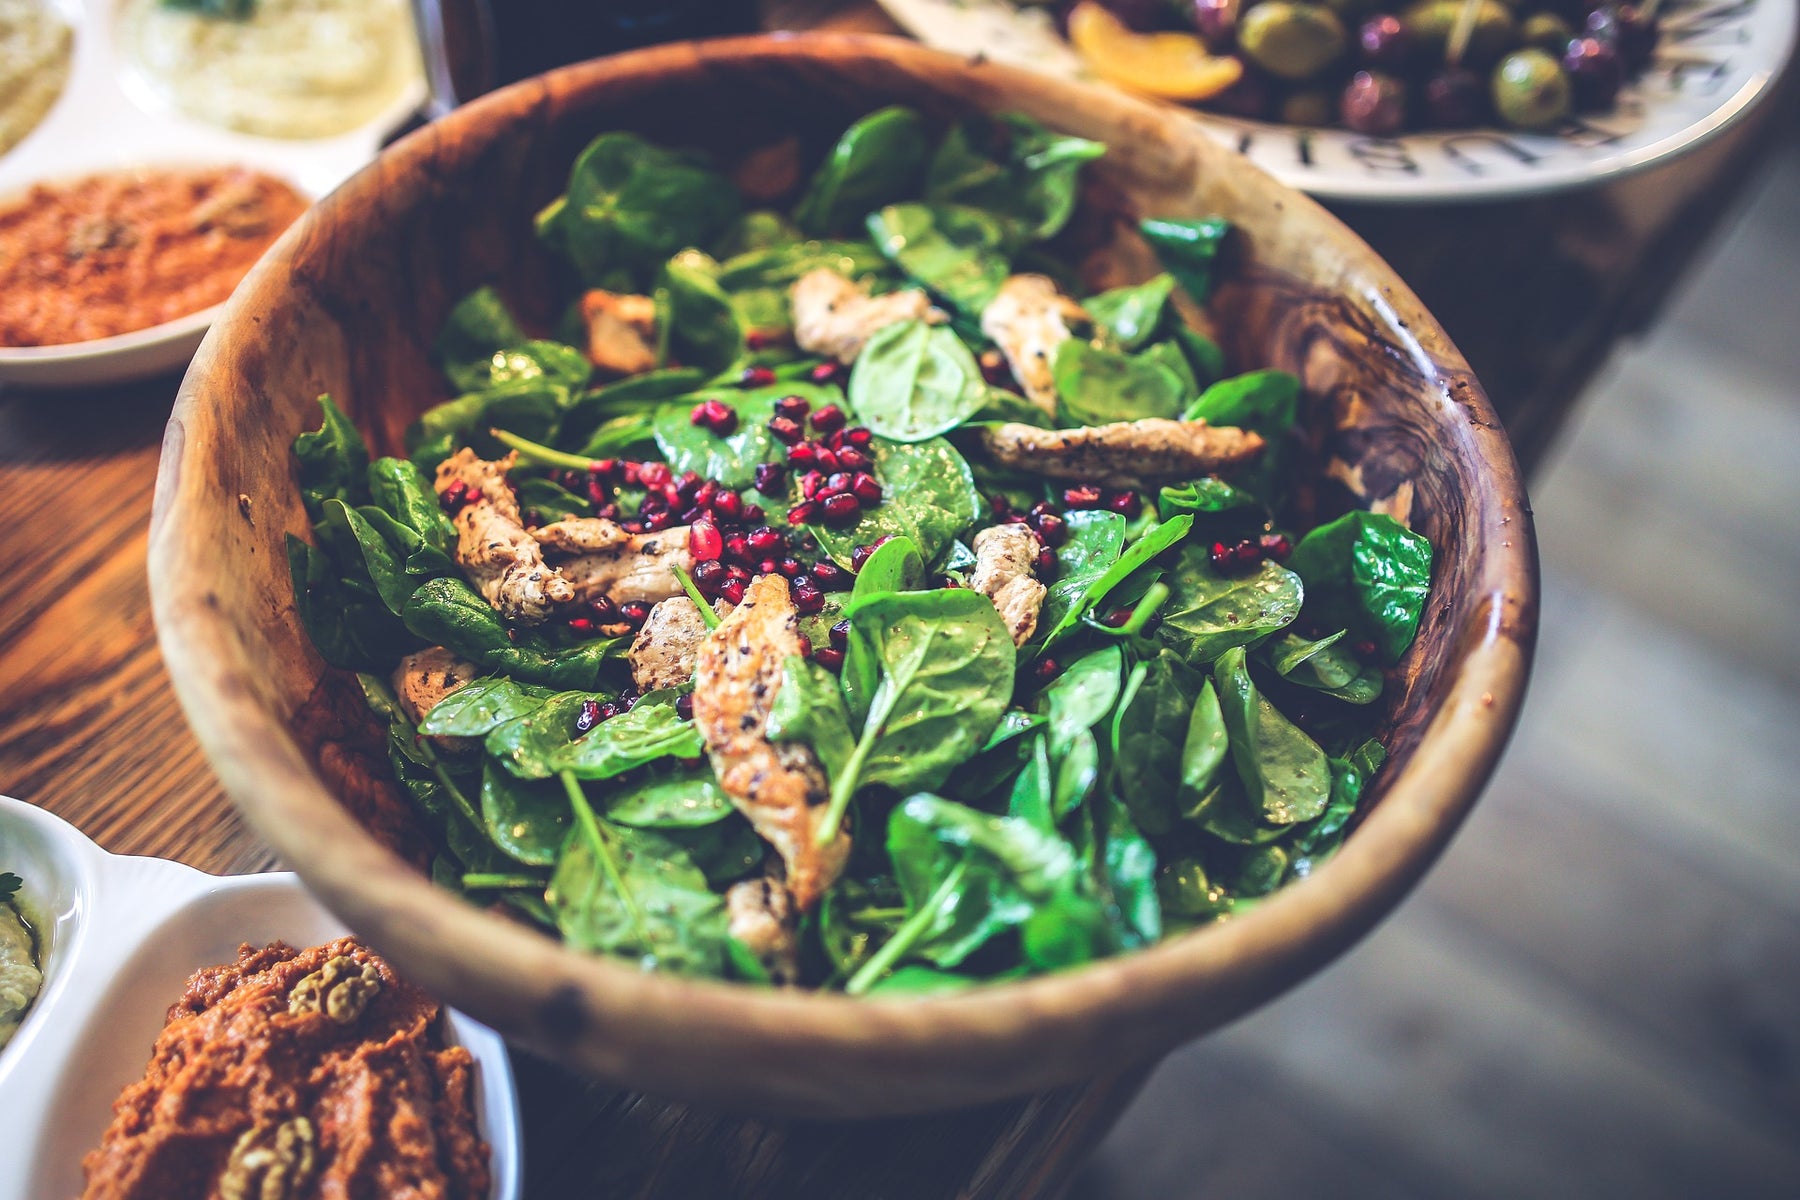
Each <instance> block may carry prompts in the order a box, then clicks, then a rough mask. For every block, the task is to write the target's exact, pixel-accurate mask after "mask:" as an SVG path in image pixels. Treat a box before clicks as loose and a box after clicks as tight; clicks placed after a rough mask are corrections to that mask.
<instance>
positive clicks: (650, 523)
mask: <svg viewBox="0 0 1800 1200" xmlns="http://www.w3.org/2000/svg"><path fill="white" fill-rule="evenodd" d="M674 527H675V514H674V513H672V512H670V511H669V510H668V509H666V508H665V509H660V510H658V511H656V512H653V513H651V514H650V515H649V516H647V517H645V518H644V532H645V533H661V532H662V531H663V530H665V529H673V528H674Z"/></svg>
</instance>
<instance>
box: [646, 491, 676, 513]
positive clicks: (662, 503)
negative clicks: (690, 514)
mask: <svg viewBox="0 0 1800 1200" xmlns="http://www.w3.org/2000/svg"><path fill="white" fill-rule="evenodd" d="M667 507H669V501H668V500H667V499H666V498H665V497H664V496H663V495H662V493H660V492H653V493H651V494H650V495H648V496H645V497H644V502H643V503H642V504H640V505H638V516H640V517H641V516H643V515H644V514H645V513H653V512H661V511H662V510H663V509H665V508H667Z"/></svg>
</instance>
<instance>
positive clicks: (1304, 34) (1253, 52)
mask: <svg viewBox="0 0 1800 1200" xmlns="http://www.w3.org/2000/svg"><path fill="white" fill-rule="evenodd" d="M1346 40H1347V39H1346V37H1345V34H1344V23H1343V22H1342V21H1340V20H1338V17H1337V14H1336V13H1334V12H1332V11H1331V10H1330V9H1329V8H1326V7H1324V6H1323V5H1319V4H1295V3H1290V2H1289V0H1266V2H1265V3H1262V4H1258V5H1257V6H1256V7H1255V8H1253V9H1251V10H1250V11H1248V12H1246V13H1245V14H1244V15H1243V16H1242V17H1240V18H1239V19H1238V49H1239V50H1241V51H1243V53H1244V55H1245V56H1246V57H1248V58H1249V59H1250V60H1251V61H1252V62H1254V63H1256V65H1258V66H1259V67H1262V68H1263V69H1264V70H1265V71H1267V72H1269V73H1270V74H1271V75H1279V76H1281V77H1282V78H1283V79H1306V78H1309V77H1311V76H1313V75H1317V74H1318V73H1319V72H1320V71H1322V70H1324V69H1325V68H1326V67H1328V66H1330V65H1331V63H1332V61H1333V60H1334V59H1336V58H1337V57H1338V56H1339V55H1341V54H1342V53H1343V52H1344V44H1345V42H1346Z"/></svg>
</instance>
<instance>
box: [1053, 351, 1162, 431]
mask: <svg viewBox="0 0 1800 1200" xmlns="http://www.w3.org/2000/svg"><path fill="white" fill-rule="evenodd" d="M1050 370H1051V378H1052V380H1053V381H1054V383H1055V385H1056V404H1057V414H1058V416H1060V417H1061V418H1062V421H1063V423H1064V424H1065V425H1106V424H1109V423H1111V422H1114V421H1138V420H1143V419H1144V418H1146V417H1163V418H1174V417H1178V416H1180V415H1181V406H1182V402H1183V401H1184V400H1185V399H1186V395H1185V393H1184V391H1183V388H1182V382H1181V379H1180V377H1179V376H1177V375H1176V374H1175V372H1173V371H1171V370H1170V369H1169V368H1168V367H1166V366H1164V365H1163V364H1162V363H1159V362H1157V361H1155V360H1154V359H1150V358H1143V357H1133V356H1131V355H1129V354H1121V353H1119V352H1117V351H1114V350H1102V349H1100V348H1099V347H1097V346H1094V345H1091V344H1090V343H1088V342H1084V341H1081V340H1079V339H1077V338H1070V339H1069V340H1068V341H1066V342H1064V343H1062V344H1061V345H1060V346H1058V347H1057V348H1056V357H1055V359H1054V360H1053V361H1052V363H1051V368H1050Z"/></svg>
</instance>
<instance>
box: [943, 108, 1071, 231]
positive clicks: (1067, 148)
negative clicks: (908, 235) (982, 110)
mask: <svg viewBox="0 0 1800 1200" xmlns="http://www.w3.org/2000/svg"><path fill="white" fill-rule="evenodd" d="M1104 153H1106V147H1105V146H1103V145H1101V144H1100V143H1099V142H1090V141H1088V140H1087V139H1085V138H1078V137H1069V136H1066V135H1063V134H1057V133H1051V132H1050V131H1049V130H1047V129H1045V128H1044V127H1043V126H1042V125H1040V124H1039V123H1038V122H1036V121H1034V120H1032V119H1031V118H1030V117H1027V116H1025V115H1024V114H1023V113H999V114H997V115H994V116H987V115H985V114H980V115H971V116H967V117H964V118H962V119H961V120H959V121H958V122H957V123H956V124H955V125H953V126H951V128H950V131H949V133H947V134H946V135H945V136H944V140H943V142H942V143H941V144H940V145H939V146H938V150H937V153H936V155H934V156H933V157H932V160H931V169H930V171H929V172H928V173H927V175H926V178H925V197H926V199H928V200H931V201H933V202H935V203H940V204H946V203H948V204H968V205H973V206H975V207H977V208H982V209H986V210H987V211H989V212H991V213H994V214H995V215H997V216H999V217H1000V218H1001V219H1003V220H1005V221H1006V222H1007V223H1008V224H1009V225H1011V226H1012V227H1014V228H1015V229H1016V231H1017V233H1016V235H1015V236H1016V237H1017V238H1018V240H1020V241H1025V240H1033V241H1043V240H1045V239H1048V238H1052V237H1055V236H1056V235H1057V234H1058V233H1059V232H1061V231H1062V228H1063V226H1065V225H1067V224H1068V222H1069V217H1070V216H1071V215H1072V214H1073V213H1074V211H1075V201H1076V195H1077V185H1078V183H1079V176H1080V173H1081V167H1082V164H1083V163H1086V162H1089V161H1091V160H1093V159H1096V158H1099V157H1100V156H1101V155H1102V154H1104Z"/></svg>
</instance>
